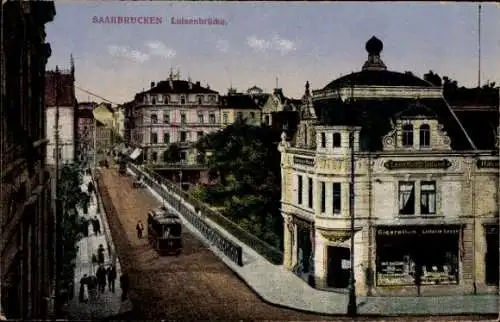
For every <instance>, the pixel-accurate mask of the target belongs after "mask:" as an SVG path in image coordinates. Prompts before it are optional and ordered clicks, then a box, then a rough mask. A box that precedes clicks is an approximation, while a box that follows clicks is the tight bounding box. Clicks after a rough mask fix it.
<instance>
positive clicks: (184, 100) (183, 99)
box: [181, 96, 186, 105]
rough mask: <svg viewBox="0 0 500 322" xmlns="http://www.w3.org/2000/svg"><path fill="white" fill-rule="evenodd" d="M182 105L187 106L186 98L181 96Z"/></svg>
mask: <svg viewBox="0 0 500 322" xmlns="http://www.w3.org/2000/svg"><path fill="white" fill-rule="evenodd" d="M181 104H182V105H184V104H186V97H184V96H181Z"/></svg>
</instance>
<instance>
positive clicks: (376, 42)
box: [365, 36, 384, 55]
mask: <svg viewBox="0 0 500 322" xmlns="http://www.w3.org/2000/svg"><path fill="white" fill-rule="evenodd" d="M365 49H366V51H367V52H368V54H371V55H379V54H380V53H381V52H382V49H384V44H383V43H382V41H381V40H380V39H378V38H377V37H375V36H373V37H371V38H370V40H368V41H367V42H366V45H365Z"/></svg>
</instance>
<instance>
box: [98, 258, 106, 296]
mask: <svg viewBox="0 0 500 322" xmlns="http://www.w3.org/2000/svg"><path fill="white" fill-rule="evenodd" d="M96 276H97V283H98V285H99V292H101V293H104V290H105V289H106V269H105V268H104V266H103V265H100V266H99V268H98V269H97V272H96Z"/></svg>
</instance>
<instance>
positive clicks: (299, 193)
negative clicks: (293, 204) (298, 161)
mask: <svg viewBox="0 0 500 322" xmlns="http://www.w3.org/2000/svg"><path fill="white" fill-rule="evenodd" d="M303 186H304V183H303V182H302V176H297V203H298V204H299V205H301V204H302V190H303V188H304V187H303Z"/></svg>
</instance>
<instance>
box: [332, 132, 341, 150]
mask: <svg viewBox="0 0 500 322" xmlns="http://www.w3.org/2000/svg"><path fill="white" fill-rule="evenodd" d="M340 141H341V136H340V133H333V147H334V148H340V145H341V143H340Z"/></svg>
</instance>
